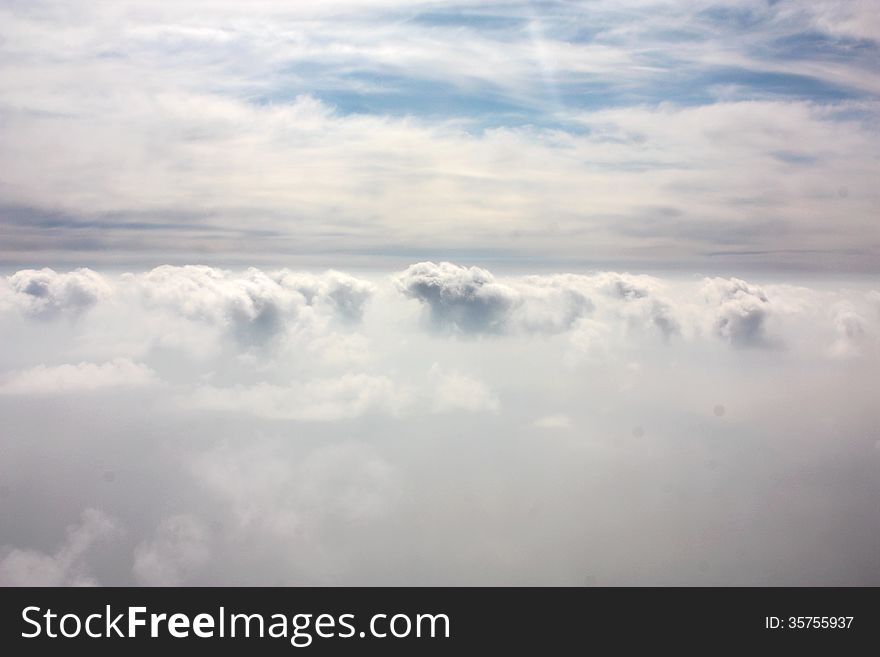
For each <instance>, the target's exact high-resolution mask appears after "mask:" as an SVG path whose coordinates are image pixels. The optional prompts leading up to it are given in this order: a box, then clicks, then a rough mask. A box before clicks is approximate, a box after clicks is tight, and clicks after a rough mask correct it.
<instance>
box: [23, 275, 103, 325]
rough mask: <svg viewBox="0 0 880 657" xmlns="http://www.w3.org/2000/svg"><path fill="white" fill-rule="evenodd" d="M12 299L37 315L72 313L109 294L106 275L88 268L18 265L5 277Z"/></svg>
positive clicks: (77, 313)
mask: <svg viewBox="0 0 880 657" xmlns="http://www.w3.org/2000/svg"><path fill="white" fill-rule="evenodd" d="M6 284H7V285H8V286H9V289H10V290H11V292H12V301H13V303H14V304H16V305H17V306H18V307H19V308H20V309H21V310H22V312H24V313H26V314H28V315H31V316H34V317H41V318H52V317H57V316H72V317H75V316H77V315H79V314H81V313H83V312H85V311H86V310H88V309H89V308H91V307H92V306H94V305H95V304H96V303H98V302H99V301H100V300H101V299H104V298H106V297H108V296H109V295H110V294H111V290H112V288H111V287H110V285H109V284H108V282H107V281H106V279H105V278H104V277H103V276H101V275H100V274H98V273H96V272H94V271H92V270H91V269H84V268H81V269H77V270H75V271H71V272H66V273H58V272H56V271H54V270H53V269H49V268H44V269H39V270H37V269H22V270H21V271H17V272H16V273H14V274H13V275H12V276H7V277H6Z"/></svg>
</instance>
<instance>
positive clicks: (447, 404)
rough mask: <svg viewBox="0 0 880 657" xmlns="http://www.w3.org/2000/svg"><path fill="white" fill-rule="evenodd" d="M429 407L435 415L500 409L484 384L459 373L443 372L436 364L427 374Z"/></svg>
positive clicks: (492, 394) (496, 400) (499, 404)
mask: <svg viewBox="0 0 880 657" xmlns="http://www.w3.org/2000/svg"><path fill="white" fill-rule="evenodd" d="M429 379H430V380H431V390H430V393H429V394H430V395H431V397H432V401H431V407H432V409H433V411H434V412H435V413H445V412H449V411H458V410H464V411H490V412H495V413H497V412H498V411H499V410H500V408H501V402H500V401H499V400H498V396H497V395H496V394H495V393H493V392H492V390H491V389H490V388H489V386H487V385H486V384H485V383H484V382H482V381H480V380H479V379H476V378H474V377H471V376H467V375H466V374H462V373H460V372H443V371H442V368H440V366H439V365H437V364H436V363H435V364H434V365H433V366H432V367H431V371H430V372H429Z"/></svg>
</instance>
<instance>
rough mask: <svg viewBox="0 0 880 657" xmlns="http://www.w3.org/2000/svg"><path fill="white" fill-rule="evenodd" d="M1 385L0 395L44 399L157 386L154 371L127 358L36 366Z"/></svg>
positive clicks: (7, 378) (9, 375)
mask: <svg viewBox="0 0 880 657" xmlns="http://www.w3.org/2000/svg"><path fill="white" fill-rule="evenodd" d="M4 379H5V380H2V382H0V395H46V394H58V393H78V392H92V391H96V390H102V389H106V388H123V389H124V388H140V387H143V386H148V385H153V384H156V383H157V382H158V379H157V377H156V374H155V372H154V371H153V370H151V369H150V368H149V367H147V366H146V365H144V364H142V363H135V362H132V361H131V360H129V359H127V358H115V359H113V360H112V361H109V362H107V363H100V364H98V363H78V364H76V365H69V364H65V365H56V366H51V367H47V366H45V365H37V366H36V367H32V368H30V369H26V370H22V371H19V372H12V373H9V374H7V375H6V376H5V377H4Z"/></svg>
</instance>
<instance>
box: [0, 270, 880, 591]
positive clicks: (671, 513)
mask: <svg viewBox="0 0 880 657" xmlns="http://www.w3.org/2000/svg"><path fill="white" fill-rule="evenodd" d="M59 275H60V274H59ZM99 275H100V276H101V277H102V279H103V280H104V281H105V282H106V283H107V285H108V286H109V289H110V291H109V293H108V296H105V297H102V298H101V300H100V301H98V302H97V303H95V304H94V305H93V306H92V307H91V308H90V309H89V310H88V312H83V313H81V314H79V315H78V316H77V318H76V320H75V321H64V320H62V321H57V320H56V321H46V319H47V318H45V317H40V316H37V315H34V314H30V313H22V312H21V310H20V308H19V307H18V306H15V305H12V304H7V305H4V306H3V307H2V308H0V336H2V338H3V341H4V345H5V347H6V348H5V349H3V350H2V352H0V386H2V388H0V389H2V392H3V394H0V415H2V417H3V418H4V427H9V429H8V430H7V431H3V432H0V451H2V453H3V454H4V458H3V459H0V526H2V527H3V528H4V537H5V538H4V541H5V542H6V543H7V544H8V545H7V546H6V548H4V551H3V553H2V556H0V558H2V559H3V561H2V564H3V565H2V569H0V572H2V573H3V577H4V578H5V579H4V580H3V581H4V582H10V583H13V582H23V581H35V580H36V578H38V574H42V575H41V577H42V579H41V580H40V581H47V582H56V583H65V584H67V583H101V584H119V585H134V584H140V585H143V584H172V583H173V584H183V585H195V586H199V585H211V584H229V585H247V584H250V585H278V584H297V585H308V584H315V585H317V584H326V585H331V584H333V585H335V584H339V585H342V584H364V585H367V584H386V585H388V584H397V583H399V584H410V585H413V584H438V585H440V584H445V585H450V584H458V583H471V584H473V583H481V584H571V583H573V582H574V583H577V582H581V581H588V580H589V581H596V582H600V583H606V584H647V583H656V584H664V583H666V584H719V585H720V584H727V585H730V584H733V583H737V584H760V583H775V584H786V583H788V584H817V585H819V584H835V583H836V584H845V583H864V582H866V581H878V577H880V573H878V572H877V568H876V549H875V541H874V540H873V536H872V535H870V532H868V533H866V532H865V529H864V528H865V527H870V526H873V525H872V524H871V523H872V522H873V518H874V517H875V515H876V504H875V503H874V501H875V499H876V497H877V495H878V494H880V491H878V490H877V478H876V476H875V475H876V472H875V467H874V466H875V465H876V459H877V455H878V451H877V449H876V447H875V443H876V442H877V440H878V437H877V435H876V427H877V426H878V424H877V423H878V421H880V418H878V416H877V409H876V403H875V400H874V396H875V395H873V391H874V387H873V385H872V384H873V382H874V379H875V378H876V371H877V368H878V364H880V311H878V308H880V307H878V305H877V299H876V298H875V297H876V291H875V290H873V285H872V283H873V281H871V280H867V279H862V278H860V277H858V276H853V277H852V278H850V279H847V280H841V281H834V282H832V281H829V280H825V281H819V282H816V283H809V284H806V282H805V281H804V280H803V279H797V282H799V283H800V284H798V285H793V284H792V282H793V281H792V280H791V279H788V278H784V277H783V278H780V277H771V276H767V275H766V274H765V275H758V274H753V275H749V276H748V278H747V279H745V280H743V279H740V278H718V277H715V278H702V277H698V276H694V275H693V274H692V273H682V274H678V275H664V276H647V275H642V274H637V273H633V272H629V273H628V272H623V271H580V272H560V273H552V272H547V271H544V272H543V273H540V274H535V273H531V274H528V273H525V272H509V271H508V272H500V271H491V270H490V269H487V268H476V270H474V269H471V268H470V267H464V266H460V265H453V264H447V265H440V264H434V265H430V264H423V265H416V266H414V267H412V268H409V269H403V270H401V271H400V272H398V274H397V275H393V274H390V273H389V272H371V273H367V274H360V275H358V276H357V277H349V276H348V275H346V274H343V273H309V272H291V271H285V270H280V271H279V270H273V269H265V270H264V269H256V268H254V269H249V270H239V271H236V270H232V269H219V268H213V267H195V268H184V267H172V268H167V269H160V270H159V271H156V270H149V271H147V272H143V273H138V272H133V273H130V274H126V275H121V274H112V273H110V272H103V271H102V272H100V274H99ZM498 290H501V291H502V292H501V293H499V292H498ZM413 295H415V296H413ZM483 296H485V297H486V298H487V299H489V300H490V301H484V300H482V297H483ZM475 298H477V299H480V300H477V301H474V299H475ZM496 298H502V299H508V300H509V301H510V302H509V303H501V304H498V302H497V301H495V299H496ZM471 304H473V305H475V306H476V310H473V309H472V308H471V307H470V305H471ZM269 306H272V307H273V308H274V310H273V312H274V313H275V317H276V318H277V320H278V321H277V322H276V323H268V324H267V325H268V326H271V327H272V330H271V331H270V332H268V333H261V331H262V326H261V327H260V328H259V329H257V328H254V327H253V326H252V325H253V323H254V322H257V323H259V322H260V321H262V320H260V319H259V317H260V316H261V313H262V312H266V311H265V309H266V308H267V307H269ZM487 309H488V310H487ZM481 313H482V314H481ZM59 317H60V316H59ZM487 317H488V318H490V319H487ZM420 318H421V319H422V320H426V322H427V323H425V322H424V321H420ZM465 318H466V319H465ZM476 318H479V319H480V321H477V319H476ZM663 318H665V319H666V320H668V324H666V325H664V324H663V323H662V321H663ZM673 326H674V328H672V327H673ZM249 335H250V337H248V336H249ZM767 346H778V347H783V348H773V349H770V348H766V347H767ZM719 373H722V374H723V375H719ZM671 381H672V382H674V385H671V384H670V382H671ZM72 395H76V397H75V402H76V403H71V401H72V399H73V397H72ZM792 408H796V409H798V412H797V413H792V411H791V409H792ZM719 409H721V411H720V412H719ZM829 437H830V438H829ZM551 438H552V439H551ZM831 438H833V439H831ZM768 445H769V446H772V449H770V448H769V447H768ZM756 454H760V455H762V456H761V458H757V459H756V458H755V455H756ZM841 508H845V509H847V513H846V514H840V513H837V512H836V511H835V510H839V509H841ZM83 509H101V514H102V516H100V517H105V518H113V521H112V523H113V524H114V526H116V527H124V528H125V535H124V536H120V537H119V538H115V537H111V535H110V532H109V531H108V533H107V539H106V540H103V539H98V538H94V539H92V538H89V539H88V540H83V541H79V539H77V540H76V541H74V540H72V539H71V540H68V541H67V542H65V543H63V544H62V545H61V546H59V545H58V543H57V537H58V536H61V535H63V533H64V532H65V525H66V523H68V522H69V519H70V518H72V517H76V516H77V515H78V514H80V513H81V512H82V511H83ZM782 515H784V516H785V517H786V518H788V519H789V520H788V521H787V523H786V525H785V527H780V526H779V523H778V518H779V517H780V516H782ZM80 525H82V526H84V527H87V528H88V527H92V528H94V527H99V526H101V523H99V522H96V521H94V520H88V521H81V522H80V523H79V524H78V525H77V526H80ZM584 527H588V528H589V531H584ZM71 531H72V533H74V534H77V531H78V530H76V529H74V530H71ZM102 531H103V530H98V529H89V530H88V531H85V530H83V531H82V532H80V533H82V535H84V536H89V537H95V536H99V535H100V536H104V533H102ZM77 535H79V534H77ZM633 537H636V538H637V539H638V540H635V541H634V540H633ZM81 545H87V546H88V547H76V546H81ZM68 546H73V547H68ZM793 553H796V554H797V555H798V558H797V559H795V560H792V559H791V555H792V554H793ZM548 555H550V556H551V557H552V558H549V559H548ZM829 555H831V556H829ZM701 563H702V564H703V565H704V566H703V567H701V566H700V564H701ZM25 578H26V579H25ZM591 578H593V579H591Z"/></svg>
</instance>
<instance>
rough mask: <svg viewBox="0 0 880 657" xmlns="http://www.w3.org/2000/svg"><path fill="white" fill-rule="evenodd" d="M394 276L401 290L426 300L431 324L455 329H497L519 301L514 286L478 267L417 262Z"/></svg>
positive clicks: (492, 330) (459, 330)
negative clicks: (497, 281)
mask: <svg viewBox="0 0 880 657" xmlns="http://www.w3.org/2000/svg"><path fill="white" fill-rule="evenodd" d="M395 280H396V283H397V286H398V288H399V289H400V291H401V292H402V293H403V294H405V295H407V296H409V297H411V298H413V299H417V300H419V301H420V302H422V303H424V304H427V307H428V309H429V311H430V320H431V322H432V323H433V324H434V326H435V327H437V328H441V329H449V330H453V331H458V332H487V333H500V332H502V331H503V330H504V329H505V328H506V325H507V321H508V318H509V314H510V312H511V311H512V310H513V309H514V308H515V307H516V306H518V305H519V304H520V303H521V302H522V301H521V298H520V295H519V294H518V293H517V291H516V290H514V289H513V288H511V287H509V286H507V285H502V284H498V283H496V282H495V277H494V276H492V274H491V273H489V272H488V271H486V270H485V269H480V268H479V267H461V266H459V265H454V264H452V263H450V262H441V263H440V264H435V263H433V262H420V263H418V264H416V265H411V266H410V267H408V268H407V269H406V271H404V272H402V273H401V274H398V275H397V277H396V279H395Z"/></svg>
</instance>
